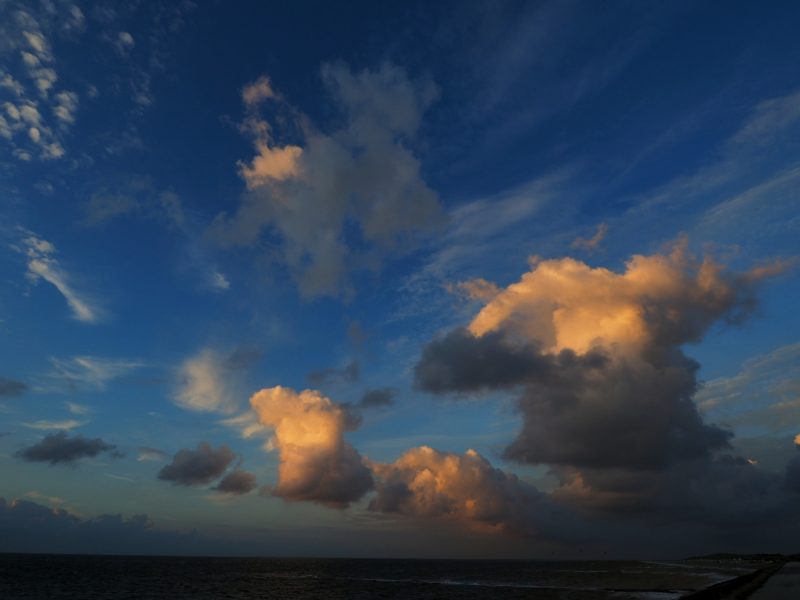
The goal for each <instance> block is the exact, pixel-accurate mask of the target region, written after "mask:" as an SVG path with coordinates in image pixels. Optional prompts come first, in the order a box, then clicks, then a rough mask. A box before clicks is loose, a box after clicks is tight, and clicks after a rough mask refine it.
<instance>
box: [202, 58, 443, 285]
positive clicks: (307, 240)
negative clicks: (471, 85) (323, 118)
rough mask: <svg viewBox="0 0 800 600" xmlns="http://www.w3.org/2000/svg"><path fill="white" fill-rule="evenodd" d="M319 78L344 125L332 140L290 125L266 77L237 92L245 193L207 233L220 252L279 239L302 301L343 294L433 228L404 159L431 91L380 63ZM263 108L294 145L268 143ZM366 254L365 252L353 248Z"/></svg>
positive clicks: (434, 209)
mask: <svg viewBox="0 0 800 600" xmlns="http://www.w3.org/2000/svg"><path fill="white" fill-rule="evenodd" d="M322 79H323V83H324V86H325V89H326V91H327V92H328V94H329V95H330V96H331V97H332V98H333V100H334V101H335V103H336V105H337V106H338V108H339V109H340V110H341V113H342V114H343V117H344V118H343V121H342V125H341V127H340V128H339V129H337V130H335V131H332V132H330V133H323V132H321V131H317V130H316V129H314V128H313V127H312V126H311V124H310V123H309V121H308V119H306V118H305V117H302V116H298V112H297V111H296V110H294V109H292V108H291V107H289V106H288V105H286V103H285V101H284V100H283V99H282V97H281V96H280V95H278V94H277V93H275V92H274V90H273V88H272V86H271V84H270V82H269V80H268V79H267V78H266V77H262V78H260V79H259V80H258V81H256V82H255V83H254V84H251V85H249V86H247V87H246V88H245V89H244V91H243V99H244V102H245V105H246V108H247V111H248V117H247V119H246V120H245V122H244V125H243V129H244V130H245V131H246V132H247V133H249V134H250V135H251V136H252V137H253V139H254V146H255V149H256V152H257V153H256V156H255V157H254V158H253V159H252V161H251V162H249V163H242V164H240V174H241V176H242V178H243V179H244V180H245V182H246V184H247V188H248V192H247V193H246V194H245V195H244V197H243V199H242V204H241V206H240V207H239V209H238V210H237V211H236V213H235V214H233V215H231V216H228V215H220V216H218V217H217V219H216V220H215V222H214V224H213V226H212V228H211V235H212V237H213V238H214V239H216V240H217V241H219V242H220V243H222V244H226V245H232V244H238V245H253V244H255V243H256V242H257V241H258V239H259V238H260V236H261V235H262V233H263V232H264V231H267V230H269V231H272V232H275V233H277V234H278V235H279V236H280V238H282V240H283V255H284V259H285V261H286V263H287V264H288V266H289V268H290V269H291V271H292V273H293V275H294V277H295V278H296V280H297V282H298V285H299V288H300V291H301V293H303V294H304V295H307V296H314V295H336V294H339V293H341V292H342V290H343V289H346V288H347V283H346V282H347V279H348V270H349V269H352V268H353V265H361V266H362V267H367V266H369V265H374V264H375V259H376V258H377V257H378V256H379V255H380V254H381V253H383V252H386V251H388V250H392V249H397V248H398V246H399V244H400V243H402V242H403V241H404V240H406V239H407V238H408V237H409V236H412V235H414V234H415V233H417V232H419V231H422V230H425V229H427V228H429V227H430V226H431V225H433V224H435V223H436V222H437V221H438V220H439V219H440V205H439V200H438V196H437V194H436V193H435V192H434V191H433V190H431V189H430V188H429V187H428V185H427V184H426V183H425V181H424V180H423V178H422V174H421V169H420V163H419V160H418V158H417V157H416V156H415V155H414V153H413V151H412V147H413V142H414V139H415V137H416V135H417V131H418V130H419V127H420V123H421V119H422V114H423V112H424V111H425V109H426V108H427V107H428V106H429V105H430V104H431V102H432V101H433V100H434V98H435V97H436V93H437V92H436V88H435V86H434V85H433V84H431V83H427V84H424V83H415V82H412V81H411V80H409V78H408V76H407V75H406V73H405V72H404V71H403V70H401V69H399V68H397V67H395V66H392V65H388V64H386V65H384V66H382V67H381V68H380V69H378V70H376V71H363V72H360V73H353V72H351V71H350V70H349V69H347V68H346V67H345V66H343V65H326V66H324V67H323V69H322ZM264 102H269V103H270V108H274V109H275V110H279V111H280V110H284V111H285V112H286V113H287V116H288V117H289V119H288V120H289V121H291V122H292V123H293V124H294V127H295V129H296V130H297V131H298V132H299V135H300V137H301V141H300V142H299V144H300V145H298V144H294V143H293V144H285V145H280V144H279V143H278V142H277V141H276V136H275V132H274V130H273V128H272V126H271V125H270V124H269V123H267V122H266V121H264V120H263V119H261V118H260V117H259V115H258V113H257V112H256V109H257V108H258V107H259V105H260V104H261V103H264ZM279 122H280V121H279ZM295 135H296V134H295ZM353 225H355V226H356V228H355V229H356V230H357V231H355V230H354V231H351V230H352V229H353V227H352V226H353ZM365 246H367V247H368V248H369V251H368V252H367V253H359V252H356V251H355V249H354V248H355V247H361V248H363V247H365Z"/></svg>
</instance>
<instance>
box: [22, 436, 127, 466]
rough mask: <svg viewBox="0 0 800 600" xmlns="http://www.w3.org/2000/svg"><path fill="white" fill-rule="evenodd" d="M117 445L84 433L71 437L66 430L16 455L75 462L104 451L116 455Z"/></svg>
mask: <svg viewBox="0 0 800 600" xmlns="http://www.w3.org/2000/svg"><path fill="white" fill-rule="evenodd" d="M115 449H116V446H114V445H112V444H109V443H107V442H105V441H103V440H102V439H100V438H95V439H89V438H85V437H83V436H82V435H76V436H73V437H69V436H68V435H67V433H66V432H64V431H61V432H59V433H52V434H50V435H47V436H45V438H44V439H43V440H42V441H40V442H38V443H36V444H33V445H32V446H28V447H27V448H23V449H22V450H20V451H19V452H17V453H16V456H18V457H19V458H23V459H25V460H28V461H32V462H49V463H50V464H51V465H56V464H59V463H63V464H73V463H75V462H76V461H78V460H80V459H81V458H94V457H95V456H97V455H98V454H101V453H103V452H110V453H112V456H113V455H115Z"/></svg>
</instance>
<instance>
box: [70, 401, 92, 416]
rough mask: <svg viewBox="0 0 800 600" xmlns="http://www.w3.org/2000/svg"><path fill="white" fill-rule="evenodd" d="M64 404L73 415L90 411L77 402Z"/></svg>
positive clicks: (85, 413) (90, 410) (86, 413)
mask: <svg viewBox="0 0 800 600" xmlns="http://www.w3.org/2000/svg"><path fill="white" fill-rule="evenodd" d="M64 405H65V406H66V407H67V410H68V411H69V412H71V413H72V414H73V415H88V414H89V413H90V412H92V409H91V408H89V407H88V406H86V405H84V404H78V403H77V402H65V403H64Z"/></svg>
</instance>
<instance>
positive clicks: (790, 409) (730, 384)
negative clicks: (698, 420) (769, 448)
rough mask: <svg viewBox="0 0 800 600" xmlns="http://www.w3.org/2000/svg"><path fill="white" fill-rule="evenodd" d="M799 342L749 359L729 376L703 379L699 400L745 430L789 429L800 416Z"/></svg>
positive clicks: (706, 408) (709, 410) (711, 411)
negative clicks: (708, 379)
mask: <svg viewBox="0 0 800 600" xmlns="http://www.w3.org/2000/svg"><path fill="white" fill-rule="evenodd" d="M799 361H800V343H795V344H787V345H785V346H781V347H779V348H776V349H774V350H772V351H771V352H768V353H766V354H763V355H759V356H755V357H753V358H750V359H748V360H746V361H745V362H744V364H742V367H741V369H740V370H739V372H738V373H736V374H735V375H732V376H730V377H719V378H717V379H712V380H711V381H706V382H704V384H703V386H702V387H701V388H700V390H699V392H698V393H697V397H696V399H697V403H698V405H699V406H700V408H701V409H702V410H703V411H704V412H705V413H706V414H707V415H709V417H712V418H714V419H718V420H723V421H725V422H727V423H731V424H735V425H737V426H739V427H741V428H743V429H745V430H750V431H751V432H752V430H754V429H755V430H756V432H755V433H763V432H765V431H766V432H788V431H790V429H789V428H790V427H791V426H792V423H794V422H797V418H798V417H800V362H799Z"/></svg>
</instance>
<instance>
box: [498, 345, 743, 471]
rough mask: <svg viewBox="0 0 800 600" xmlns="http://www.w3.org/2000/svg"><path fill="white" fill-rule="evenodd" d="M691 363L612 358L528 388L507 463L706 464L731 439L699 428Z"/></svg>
mask: <svg viewBox="0 0 800 600" xmlns="http://www.w3.org/2000/svg"><path fill="white" fill-rule="evenodd" d="M698 366H699V365H697V363H696V362H695V361H693V360H691V359H689V358H687V357H686V356H685V355H683V353H682V352H680V351H678V350H676V351H674V352H672V353H670V354H669V355H667V356H665V357H661V360H658V361H656V362H654V363H651V362H648V361H645V360H641V359H638V358H635V357H619V356H617V357H615V358H614V359H613V360H612V361H611V362H610V363H608V364H606V365H605V366H604V367H603V368H602V369H586V368H583V366H582V365H580V363H576V365H573V366H571V367H570V368H566V369H564V370H563V373H561V374H559V376H557V377H551V378H549V379H547V380H544V381H541V382H531V383H529V384H528V385H527V386H526V388H525V389H524V391H523V392H522V394H521V396H520V397H519V399H518V406H519V409H520V411H521V413H522V419H523V422H522V428H521V430H520V432H519V434H518V435H517V438H516V439H515V440H514V441H513V442H512V443H511V444H510V445H509V446H508V448H506V451H505V456H506V457H507V458H509V459H512V460H517V461H520V462H525V463H548V464H557V465H572V466H578V467H609V468H616V467H623V468H635V469H661V468H664V467H666V466H668V465H670V464H672V463H674V462H676V461H680V460H690V459H698V458H704V457H709V456H711V454H712V453H713V452H714V451H717V450H721V449H724V448H727V447H728V446H729V441H730V439H731V438H732V436H733V434H732V433H730V432H728V431H726V430H723V429H721V428H719V427H716V426H714V425H709V424H706V423H704V422H703V419H702V417H701V416H700V413H699V412H698V411H697V407H696V405H695V404H694V402H693V400H692V396H693V394H694V392H695V391H696V389H697V379H696V373H697V369H698Z"/></svg>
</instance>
